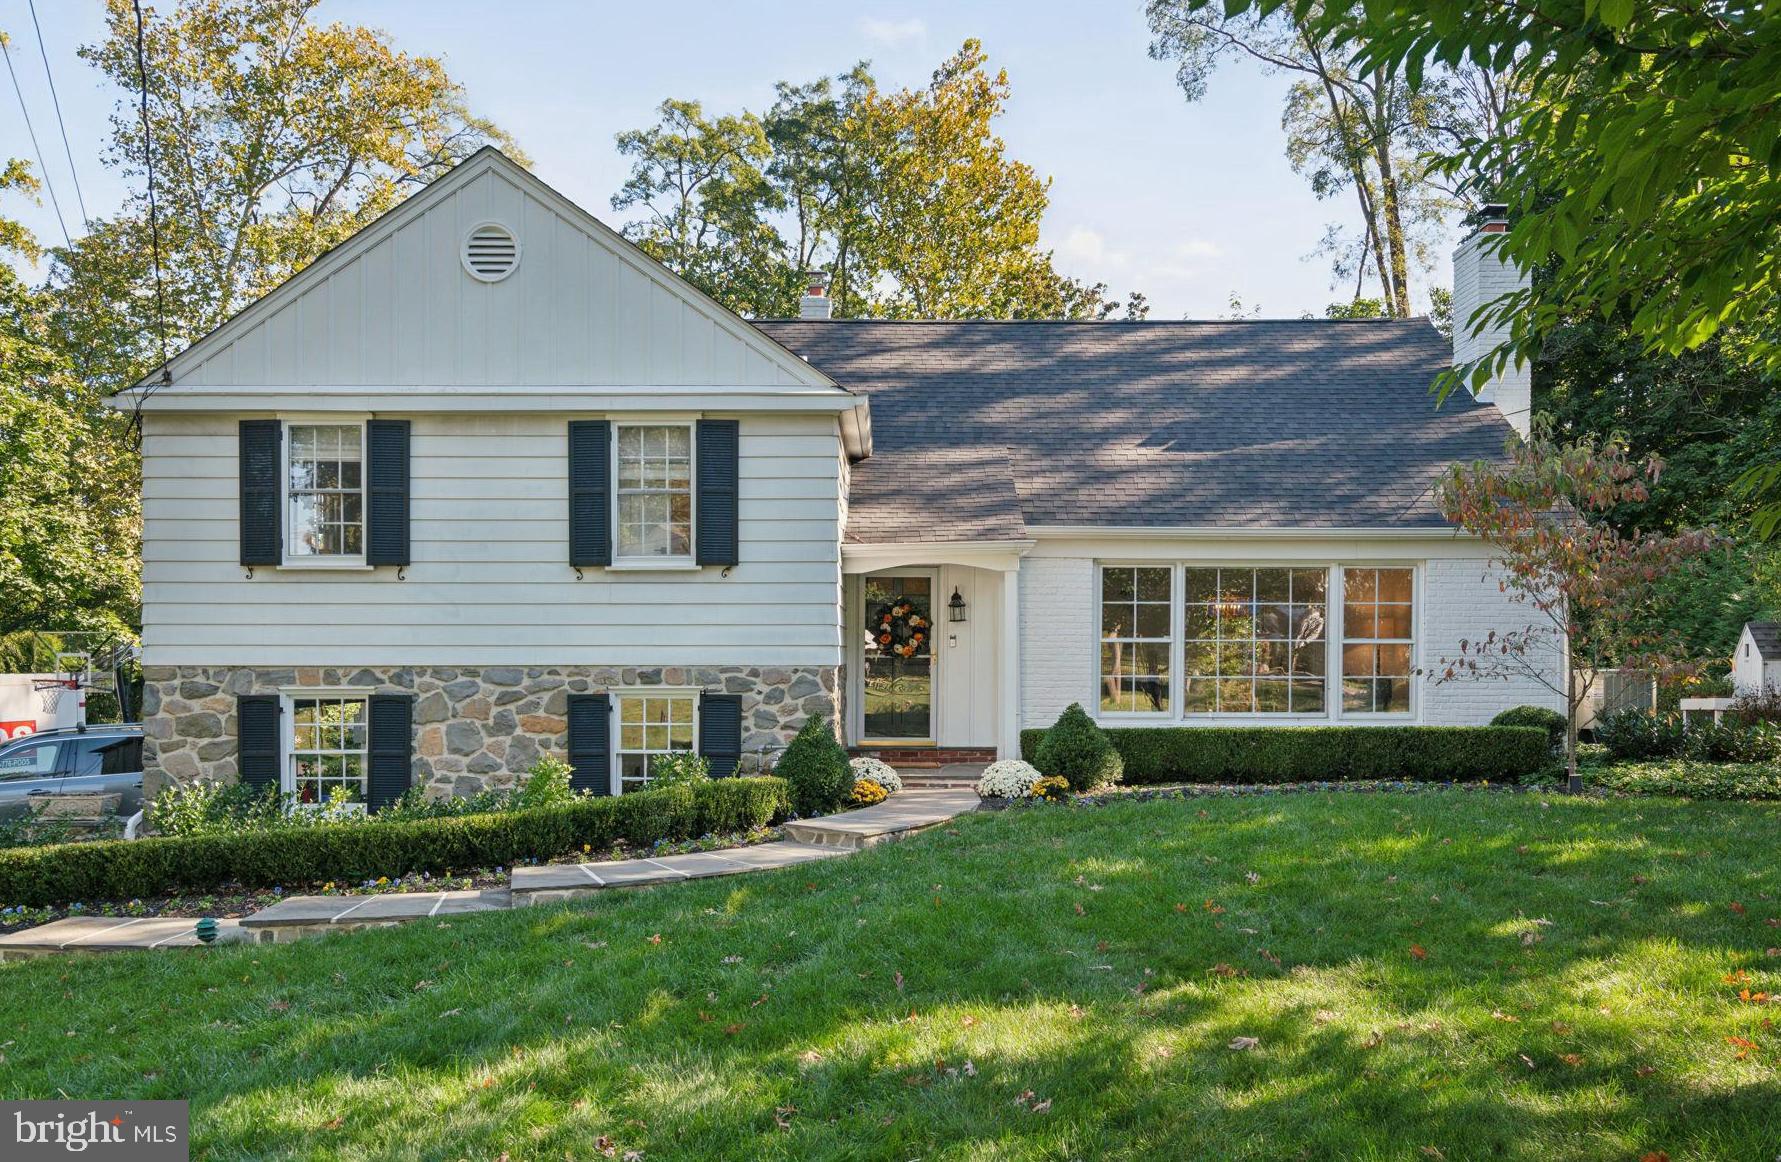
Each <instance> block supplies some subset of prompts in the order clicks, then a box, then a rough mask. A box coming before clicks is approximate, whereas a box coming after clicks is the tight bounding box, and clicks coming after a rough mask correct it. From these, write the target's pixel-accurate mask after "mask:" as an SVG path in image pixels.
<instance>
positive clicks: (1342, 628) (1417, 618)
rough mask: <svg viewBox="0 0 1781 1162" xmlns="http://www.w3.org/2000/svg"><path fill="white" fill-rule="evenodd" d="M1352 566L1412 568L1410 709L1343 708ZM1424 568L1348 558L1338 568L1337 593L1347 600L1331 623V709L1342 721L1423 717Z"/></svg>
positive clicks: (1404, 721)
mask: <svg viewBox="0 0 1781 1162" xmlns="http://www.w3.org/2000/svg"><path fill="white" fill-rule="evenodd" d="M1349 569H1408V570H1410V708H1409V709H1408V710H1343V709H1342V645H1343V643H1344V641H1346V639H1347V636H1348V626H1347V624H1346V622H1347V606H1348V601H1347V592H1348V578H1347V577H1346V575H1345V574H1346V573H1347V571H1348V570H1349ZM1424 572H1426V570H1424V569H1423V568H1422V564H1421V562H1416V561H1345V562H1342V563H1340V564H1338V565H1336V566H1335V567H1334V569H1333V570H1332V572H1331V577H1330V581H1331V584H1332V585H1334V586H1338V587H1339V588H1337V589H1336V592H1337V593H1340V594H1342V595H1343V600H1342V601H1340V602H1337V603H1334V604H1335V614H1334V616H1333V618H1332V622H1331V624H1332V625H1334V627H1335V635H1334V636H1333V637H1331V638H1330V651H1331V658H1330V663H1329V664H1330V677H1331V678H1332V679H1334V682H1335V687H1334V693H1335V702H1334V703H1333V704H1332V706H1331V709H1332V710H1333V711H1334V712H1335V713H1334V718H1335V719H1336V720H1338V721H1347V722H1353V723H1369V722H1375V723H1379V724H1381V725H1392V726H1402V725H1405V724H1410V723H1415V722H1418V721H1420V720H1421V717H1422V689H1421V687H1422V683H1421V682H1419V681H1418V680H1417V679H1418V678H1419V677H1420V676H1421V672H1422V639H1423V637H1424V636H1425V634H1424V633H1423V625H1422V577H1423V574H1424Z"/></svg>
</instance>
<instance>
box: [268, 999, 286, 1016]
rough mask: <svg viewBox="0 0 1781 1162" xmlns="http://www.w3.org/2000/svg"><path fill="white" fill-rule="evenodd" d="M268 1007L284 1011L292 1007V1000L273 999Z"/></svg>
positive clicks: (280, 1011)
mask: <svg viewBox="0 0 1781 1162" xmlns="http://www.w3.org/2000/svg"><path fill="white" fill-rule="evenodd" d="M266 1007H267V1008H269V1009H271V1010H272V1011H273V1012H275V1013H282V1012H285V1011H286V1010H288V1009H289V1008H290V1007H291V1002H289V1001H273V1002H272V1003H271V1004H269V1005H267V1006H266Z"/></svg>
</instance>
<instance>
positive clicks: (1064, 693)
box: [1020, 557, 1564, 728]
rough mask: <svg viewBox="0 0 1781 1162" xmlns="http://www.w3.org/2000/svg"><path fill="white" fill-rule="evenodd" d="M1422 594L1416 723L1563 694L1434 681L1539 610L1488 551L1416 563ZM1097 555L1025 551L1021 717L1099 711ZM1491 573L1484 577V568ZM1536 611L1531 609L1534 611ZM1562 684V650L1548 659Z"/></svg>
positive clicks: (1470, 720) (1518, 683) (1530, 683)
mask: <svg viewBox="0 0 1781 1162" xmlns="http://www.w3.org/2000/svg"><path fill="white" fill-rule="evenodd" d="M1418 565H1419V566H1420V568H1421V569H1422V596H1421V604H1420V606H1419V607H1418V617H1419V618H1420V625H1419V629H1418V632H1417V637H1418V641H1419V654H1420V658H1421V663H1422V665H1423V667H1424V668H1425V669H1426V670H1430V671H1434V673H1433V674H1430V675H1427V676H1425V677H1423V678H1421V679H1419V681H1420V683H1421V688H1420V689H1419V690H1418V702H1419V705H1420V708H1421V713H1420V716H1419V720H1420V721H1421V722H1424V723H1426V724H1429V725H1448V726H1465V725H1477V724H1482V723H1487V722H1489V721H1490V720H1491V718H1493V717H1494V716H1495V715H1496V714H1497V712H1498V711H1501V710H1506V709H1508V708H1509V707H1511V706H1524V705H1526V706H1549V707H1551V708H1552V709H1554V710H1558V711H1563V709H1564V699H1563V698H1562V697H1560V696H1558V695H1557V694H1555V693H1553V692H1552V691H1551V690H1549V689H1547V688H1546V687H1545V686H1543V685H1541V684H1540V683H1539V682H1538V681H1536V680H1535V679H1533V678H1531V677H1526V676H1520V675H1517V676H1515V677H1513V678H1512V679H1509V680H1504V679H1502V678H1489V679H1467V678H1461V679H1456V680H1454V681H1451V682H1438V681H1436V680H1435V679H1436V676H1437V675H1438V674H1439V672H1440V670H1441V669H1443V668H1444V667H1442V666H1440V659H1441V658H1443V657H1450V658H1451V657H1458V656H1459V643H1460V641H1461V640H1462V639H1465V640H1469V641H1478V640H1480V639H1482V638H1483V637H1484V636H1485V635H1486V634H1488V633H1489V632H1490V631H1491V630H1492V629H1495V630H1496V631H1497V632H1498V633H1503V632H1506V631H1509V630H1513V629H1519V628H1522V627H1524V626H1526V625H1528V624H1530V622H1532V621H1533V617H1534V616H1537V614H1535V611H1533V610H1532V609H1530V608H1529V607H1527V606H1524V605H1519V604H1517V603H1515V602H1512V601H1510V600H1509V598H1508V597H1507V596H1506V595H1505V594H1504V593H1502V592H1501V591H1500V589H1499V587H1498V584H1497V580H1496V576H1495V574H1494V573H1492V572H1490V565H1489V562H1488V561H1486V560H1485V559H1484V558H1483V557H1458V558H1452V557H1449V558H1433V559H1428V560H1424V561H1420V562H1418ZM1094 570H1095V561H1094V559H1093V558H1089V557H1027V558H1026V559H1025V560H1023V561H1022V562H1021V569H1020V671H1021V685H1020V724H1021V726H1022V727H1023V728H1028V727H1040V726H1050V725H1051V724H1052V723H1053V722H1054V721H1056V719H1057V716H1058V714H1059V713H1061V712H1062V711H1063V709H1064V708H1065V707H1066V706H1068V705H1069V704H1070V703H1072V702H1081V703H1082V704H1083V705H1084V706H1087V707H1088V708H1089V711H1090V713H1093V712H1094V698H1095V689H1094V676H1093V666H1094V657H1095V653H1094V651H1095V645H1096V636H1097V625H1098V619H1097V617H1096V615H1095V609H1094V593H1095V573H1094ZM1487 574H1488V575H1487ZM1530 615H1533V616H1530ZM1544 663H1545V668H1546V672H1547V673H1548V674H1549V675H1551V676H1552V677H1553V680H1554V681H1555V682H1557V681H1559V676H1560V675H1561V674H1562V672H1563V671H1562V669H1561V668H1560V657H1559V655H1558V653H1557V652H1556V651H1552V652H1550V653H1549V654H1548V655H1547V657H1546V658H1545V659H1544Z"/></svg>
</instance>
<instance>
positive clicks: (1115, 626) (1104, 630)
mask: <svg viewBox="0 0 1781 1162" xmlns="http://www.w3.org/2000/svg"><path fill="white" fill-rule="evenodd" d="M1173 573H1174V569H1173V568H1171V567H1170V566H1167V565H1164V566H1161V567H1151V566H1139V567H1135V568H1133V567H1127V566H1123V565H1121V566H1109V567H1107V568H1104V569H1102V570H1101V710H1102V711H1103V712H1104V713H1122V714H1167V713H1169V711H1170V692H1169V653H1170V649H1171V646H1170V641H1169V612H1170V609H1171V603H1172V601H1173V598H1172V597H1171V596H1170V587H1171V584H1172V581H1171V577H1172V575H1173Z"/></svg>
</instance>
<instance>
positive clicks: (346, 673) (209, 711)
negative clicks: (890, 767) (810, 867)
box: [142, 666, 841, 797]
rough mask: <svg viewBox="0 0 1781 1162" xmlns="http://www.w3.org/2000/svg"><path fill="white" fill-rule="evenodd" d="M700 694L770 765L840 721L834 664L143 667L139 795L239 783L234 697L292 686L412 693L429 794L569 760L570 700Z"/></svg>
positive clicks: (748, 768) (751, 768)
mask: <svg viewBox="0 0 1781 1162" xmlns="http://www.w3.org/2000/svg"><path fill="white" fill-rule="evenodd" d="M650 686H696V687H699V688H700V689H704V690H710V691H712V692H714V693H726V694H740V695H742V752H743V753H742V764H741V771H742V773H744V774H753V773H756V772H758V771H760V770H761V769H763V767H764V766H766V765H769V764H770V761H771V760H770V758H766V757H764V756H763V753H762V752H763V751H764V750H768V749H777V748H783V747H784V746H785V745H786V744H788V743H790V742H791V740H792V736H793V735H795V734H796V733H797V732H798V728H799V727H800V726H802V725H803V724H804V720H805V719H806V718H808V717H809V716H810V715H812V714H821V715H823V716H824V717H826V718H827V719H829V721H830V722H835V721H837V720H838V716H839V711H840V706H841V695H840V692H839V691H840V675H839V671H838V670H837V668H835V667H832V666H804V667H794V666H780V667H775V666H667V667H631V666H626V667H615V666H543V667H540V666H458V667H446V666H399V667H370V668H357V669H353V668H347V669H334V668H326V667H318V666H286V667H241V666H177V667H176V666H145V667H143V698H142V712H143V728H144V732H145V733H146V735H147V736H148V737H147V744H146V746H145V747H144V755H143V758H144V762H145V764H146V775H145V777H146V779H147V786H146V788H145V789H146V790H147V792H148V793H149V794H151V795H152V794H154V793H156V792H157V791H158V790H159V789H160V788H161V787H162V786H164V785H165V780H166V776H169V775H170V776H173V777H176V778H178V779H179V780H181V781H184V780H188V779H192V778H199V777H202V778H211V779H222V780H224V781H233V780H234V779H235V777H236V773H237V770H236V761H235V760H236V724H235V698H236V696H237V695H240V694H277V693H280V692H283V691H286V690H291V689H295V688H299V687H315V688H317V689H329V690H339V689H350V690H355V691H357V690H362V691H364V692H365V693H366V694H379V693H384V694H388V693H404V692H405V693H412V694H414V695H415V706H414V731H415V738H414V775H413V778H414V782H415V784H417V785H420V786H424V787H426V788H427V793H428V794H429V795H431V796H435V797H444V796H449V795H467V794H474V793H475V792H477V791H482V790H494V789H500V788H504V787H511V786H513V785H514V784H515V783H516V782H520V781H523V779H524V776H525V773H526V772H527V771H528V770H529V769H530V768H531V766H532V764H533V763H534V762H535V761H537V759H538V757H539V756H540V755H543V754H556V755H558V756H560V757H567V752H568V735H567V729H568V727H567V724H566V722H565V721H564V717H563V715H564V712H565V711H566V710H567V708H568V695H570V694H571V693H575V694H584V693H598V692H600V691H602V690H612V691H615V692H616V691H620V690H623V689H627V688H632V687H650Z"/></svg>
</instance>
